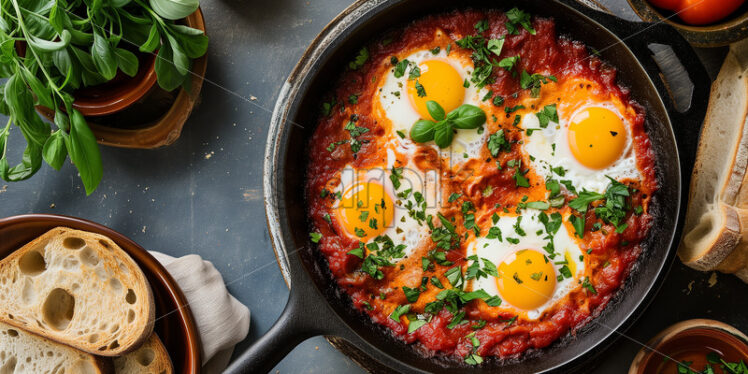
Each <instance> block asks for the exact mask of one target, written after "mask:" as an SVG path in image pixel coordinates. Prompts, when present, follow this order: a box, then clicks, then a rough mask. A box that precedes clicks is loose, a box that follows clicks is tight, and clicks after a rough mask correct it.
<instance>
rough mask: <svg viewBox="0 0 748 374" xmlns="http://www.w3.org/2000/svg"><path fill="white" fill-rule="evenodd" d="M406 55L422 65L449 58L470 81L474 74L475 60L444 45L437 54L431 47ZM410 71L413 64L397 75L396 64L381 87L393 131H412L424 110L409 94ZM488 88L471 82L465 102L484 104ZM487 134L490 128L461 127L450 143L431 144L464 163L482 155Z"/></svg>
mask: <svg viewBox="0 0 748 374" xmlns="http://www.w3.org/2000/svg"><path fill="white" fill-rule="evenodd" d="M405 58H406V59H407V60H408V61H410V62H411V63H414V64H416V65H420V64H421V63H423V62H425V61H428V60H441V61H444V62H447V63H449V64H450V65H451V66H452V67H453V68H454V69H455V71H457V72H458V73H459V75H460V77H461V78H462V79H463V81H464V80H467V81H468V82H469V81H470V75H471V73H472V70H473V66H472V63H464V62H463V61H460V60H459V59H457V58H453V57H450V56H448V55H447V52H446V51H445V50H444V49H442V50H441V51H440V52H439V53H437V54H433V53H432V52H431V51H429V50H422V51H418V52H415V53H413V54H411V55H409V56H407V57H405ZM409 71H410V68H409V69H408V70H406V72H405V74H404V75H403V76H402V77H399V78H397V77H395V75H394V68H393V69H390V70H389V71H388V73H387V76H386V77H385V79H384V83H383V84H382V86H381V89H380V91H379V95H378V99H379V102H380V104H381V106H382V108H383V110H384V112H385V114H386V117H387V119H389V120H390V121H391V123H392V130H391V132H392V133H396V132H398V131H400V132H402V133H404V134H406V135H407V134H409V133H410V128H411V127H412V126H413V124H414V123H415V122H416V121H418V120H419V119H421V116H420V114H418V112H417V111H416V109H415V108H414V107H413V103H412V102H411V100H410V97H409V96H408V90H407V84H408V72H409ZM487 92H488V90H487V89H486V88H480V89H479V88H477V87H475V85H474V84H472V83H470V86H469V87H467V88H466V89H465V99H464V101H463V104H472V105H476V106H480V104H481V98H482V97H483V96H484V95H485V94H486V93H487ZM487 136H488V135H487V132H486V131H483V132H482V133H480V134H479V133H478V131H476V130H459V129H458V130H457V131H456V134H455V136H454V140H453V141H452V145H451V146H450V147H448V148H445V149H439V147H437V146H436V144H434V143H433V142H430V143H428V144H429V145H430V146H432V147H434V148H435V149H437V150H438V151H439V154H440V156H441V157H442V159H444V160H445V161H446V162H447V164H448V165H449V166H453V165H459V164H462V163H463V162H464V161H466V160H468V159H471V158H477V157H479V155H480V150H481V148H482V147H483V145H484V144H485V142H486V138H487ZM395 140H397V141H398V142H401V143H411V144H412V143H413V142H412V141H411V140H410V138H409V137H407V136H406V138H405V139H400V138H399V137H397V139H395Z"/></svg>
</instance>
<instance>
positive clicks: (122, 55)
mask: <svg viewBox="0 0 748 374" xmlns="http://www.w3.org/2000/svg"><path fill="white" fill-rule="evenodd" d="M114 54H115V56H117V66H119V69H120V70H122V72H123V73H125V74H127V75H129V76H131V77H134V76H135V74H137V73H138V58H137V57H136V56H135V54H134V53H132V52H130V51H128V50H126V49H122V48H115V49H114Z"/></svg>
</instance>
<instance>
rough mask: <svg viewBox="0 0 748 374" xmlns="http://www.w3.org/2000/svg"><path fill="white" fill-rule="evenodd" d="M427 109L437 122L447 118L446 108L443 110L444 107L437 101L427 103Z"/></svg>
mask: <svg viewBox="0 0 748 374" xmlns="http://www.w3.org/2000/svg"><path fill="white" fill-rule="evenodd" d="M426 109H428V111H429V114H430V115H431V117H432V118H433V119H434V120H436V121H441V120H443V119H444V117H445V116H446V113H444V108H442V106H441V105H439V103H437V102H436V101H433V100H429V101H427V102H426Z"/></svg>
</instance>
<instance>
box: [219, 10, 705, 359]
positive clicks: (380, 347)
mask: <svg viewBox="0 0 748 374" xmlns="http://www.w3.org/2000/svg"><path fill="white" fill-rule="evenodd" d="M457 6H459V7H461V8H464V7H473V8H478V9H480V8H503V9H509V8H511V7H513V6H519V7H521V8H523V9H525V10H527V11H529V12H531V13H532V14H535V15H541V16H546V17H553V18H555V20H556V25H557V30H558V32H559V34H561V35H569V36H570V37H572V38H573V39H576V40H580V41H583V42H585V43H586V44H587V45H588V46H590V47H592V48H595V49H596V50H597V51H600V53H601V56H602V58H603V59H604V60H606V61H610V62H612V63H613V65H615V66H616V67H617V68H618V70H619V80H620V81H621V82H622V83H623V84H624V85H625V86H628V87H630V88H631V90H632V93H633V96H634V98H635V99H636V100H637V101H638V102H639V103H640V104H642V105H643V106H644V107H645V108H646V111H647V122H646V127H647V131H648V134H649V136H650V139H651V142H652V145H653V148H654V151H655V153H656V157H657V179H658V182H659V184H660V189H659V190H658V192H657V193H656V194H655V195H654V196H653V198H652V205H651V209H650V211H651V212H652V213H653V214H654V215H655V217H656V221H655V226H654V227H652V229H651V230H650V234H649V236H648V237H647V239H646V240H645V242H644V243H643V246H644V251H643V253H642V255H641V257H640V259H639V261H638V262H637V264H636V265H635V266H634V269H633V270H632V273H631V275H630V277H629V278H628V279H627V281H626V283H625V285H624V287H622V290H621V291H620V292H618V294H617V295H616V297H615V298H614V299H613V300H612V301H611V302H610V303H609V305H608V306H607V307H606V308H605V309H604V310H603V312H602V313H601V314H600V315H599V316H598V317H597V318H595V319H593V320H592V321H591V322H589V323H588V324H587V325H586V326H585V327H583V328H581V329H580V330H579V331H577V333H576V336H575V337H573V338H572V337H570V336H568V337H566V338H564V339H561V340H560V341H557V342H556V343H554V344H553V345H551V346H550V347H548V348H545V349H543V350H539V351H534V352H529V353H528V354H527V355H526V356H524V357H523V358H522V359H521V360H513V361H503V362H502V361H500V360H498V359H490V360H487V361H486V363H484V364H483V365H481V366H478V367H475V368H473V369H474V372H478V373H487V372H493V371H496V370H497V369H500V370H501V372H503V373H528V372H544V371H563V372H570V371H573V370H577V369H578V368H579V367H580V365H582V364H583V363H584V362H585V361H589V360H590V358H592V357H593V356H594V354H595V353H596V352H600V351H601V350H602V348H603V347H605V346H607V345H609V344H610V343H611V342H612V341H613V340H614V339H615V338H617V337H618V336H619V334H620V333H619V331H623V330H625V329H626V328H627V327H628V326H629V325H630V324H631V323H632V322H633V321H634V320H635V319H636V317H637V316H638V315H639V314H640V313H641V312H642V310H643V309H644V308H645V307H646V305H647V304H648V303H649V302H650V300H651V298H652V297H653V296H654V294H655V292H656V290H657V289H658V288H659V286H660V283H661V281H662V279H663V278H664V277H665V275H666V273H667V270H668V269H669V266H670V264H671V263H672V259H673V257H674V254H675V253H674V252H675V251H674V247H675V246H676V245H677V239H678V238H679V237H680V228H681V225H682V220H683V213H684V206H683V205H684V204H682V203H683V201H684V200H683V198H684V197H685V196H687V193H686V191H687V179H688V175H689V174H690V170H691V168H692V165H693V160H692V157H693V154H694V152H695V151H694V150H695V143H696V140H697V137H698V131H699V126H700V124H701V121H702V119H703V118H704V113H705V109H706V104H707V97H708V91H709V79H708V77H707V75H706V72H705V71H704V68H703V66H701V64H700V63H699V62H698V61H699V60H698V58H697V56H696V55H695V54H694V52H693V50H692V49H691V47H690V46H689V45H688V44H687V43H686V41H685V40H683V38H682V37H681V36H680V35H679V34H678V33H677V32H676V31H675V30H674V29H672V28H671V27H669V26H667V25H663V24H645V23H633V22H627V21H623V20H621V19H618V18H616V17H614V16H611V15H608V14H605V13H601V12H597V11H593V10H591V9H587V8H585V7H584V6H582V5H579V4H577V3H574V2H573V0H561V1H560V2H553V1H547V0H532V1H528V0H525V1H502V2H498V1H495V0H494V1H478V0H475V1H461V2H460V4H459V5H455V2H453V1H449V0H432V1H428V2H424V1H417V0H412V1H410V0H376V1H368V2H366V1H358V2H357V3H355V4H353V5H352V6H351V7H349V8H348V9H346V10H345V11H344V12H343V13H342V14H341V15H340V16H338V18H336V19H335V20H334V21H333V22H332V23H331V24H330V25H329V26H328V27H327V28H326V29H325V30H324V31H323V32H322V33H321V34H320V35H319V37H317V39H315V41H314V42H313V43H312V45H311V46H310V47H309V49H308V50H307V51H306V53H305V54H304V56H303V57H302V59H301V61H300V62H299V64H298V65H297V66H296V68H295V69H294V71H293V72H292V73H291V76H290V77H289V78H288V81H287V82H286V84H285V85H284V86H283V88H282V90H281V93H280V97H279V99H278V102H277V104H276V108H275V112H274V113H273V118H272V123H271V128H270V131H269V135H268V143H267V148H266V154H265V157H266V160H265V173H264V177H265V179H264V188H265V206H266V212H267V218H268V224H269V228H270V234H271V235H270V236H271V238H272V240H273V244H274V246H275V251H276V254H277V256H278V257H279V262H280V263H281V264H282V265H281V270H282V271H284V276H286V279H290V281H291V295H290V297H289V301H288V304H287V305H286V308H285V310H284V311H283V313H282V315H281V316H280V318H279V320H278V321H277V322H276V323H275V325H274V326H273V327H272V328H271V329H270V331H268V333H267V334H266V335H265V336H263V337H262V338H260V339H259V340H258V341H257V342H256V343H255V344H254V345H253V346H251V347H250V348H249V349H248V350H247V351H246V352H244V353H243V354H242V355H241V356H240V357H239V358H238V359H237V360H236V361H235V362H234V363H233V364H232V365H231V366H230V367H229V369H228V370H227V372H228V373H240V372H242V373H260V372H267V371H269V370H270V369H272V368H273V367H274V366H275V365H276V364H277V363H278V361H280V360H281V359H282V358H283V357H284V356H285V355H286V354H287V353H288V352H290V351H291V350H292V349H293V348H294V347H295V346H296V345H297V344H298V343H300V342H301V341H303V340H305V339H307V338H309V337H311V336H316V335H332V336H338V337H341V338H343V339H345V340H347V341H349V342H350V343H351V344H353V345H354V346H356V347H357V348H358V349H360V350H361V351H363V352H366V353H367V354H369V355H370V356H372V358H373V359H375V360H376V361H378V362H380V363H382V364H383V365H385V366H387V367H389V368H391V369H393V370H395V371H400V372H444V373H449V372H457V371H460V370H464V369H465V366H464V364H462V363H460V362H457V361H450V360H446V359H443V358H440V357H432V358H424V356H423V355H422V354H419V353H418V352H417V351H416V349H415V348H413V346H408V345H406V344H404V343H402V342H400V341H399V340H396V339H395V338H393V337H392V336H391V335H390V334H388V332H387V331H386V330H385V329H384V328H382V327H380V326H378V325H375V324H373V323H372V322H371V321H370V320H369V319H368V317H366V316H364V315H362V314H361V313H359V312H357V311H356V310H354V309H353V308H352V307H351V304H350V299H349V298H348V297H347V296H346V295H345V294H344V293H343V292H342V291H341V290H339V288H338V287H337V286H336V284H335V281H334V280H333V279H332V277H331V276H330V274H329V270H328V268H327V265H326V263H325V261H324V259H322V258H321V256H320V255H319V254H318V253H316V250H314V248H313V246H312V244H311V243H310V242H309V239H308V227H309V224H308V221H307V219H306V203H305V199H304V196H303V195H304V192H303V191H304V182H305V174H306V172H305V169H306V165H307V162H308V157H307V155H306V152H304V150H305V149H306V148H307V145H306V142H307V141H308V139H309V138H310V136H311V134H312V133H313V131H314V125H315V123H316V121H317V118H316V117H317V115H318V113H319V105H320V98H321V97H322V96H323V94H324V93H325V92H326V91H327V90H329V89H330V87H331V83H332V82H335V81H336V80H337V79H336V78H337V73H338V72H340V71H341V70H342V69H343V68H344V66H345V64H346V62H347V61H348V60H350V58H351V57H352V56H353V55H354V53H355V51H357V50H358V49H359V48H360V46H361V45H364V44H365V43H367V42H369V41H370V40H371V39H374V38H376V37H379V36H381V35H382V33H383V32H385V31H387V30H389V29H392V28H393V27H398V26H403V25H405V24H406V23H407V22H409V21H412V20H415V19H418V18H420V17H422V16H424V15H427V14H431V13H435V12H442V11H448V10H452V9H454V8H455V7H457ZM650 43H660V44H664V45H669V46H671V47H672V48H673V50H674V51H675V53H676V54H677V56H678V57H679V58H680V61H681V63H682V64H683V65H684V67H685V69H686V71H687V73H688V75H689V76H690V79H691V80H692V81H693V83H694V86H695V90H694V92H693V97H692V100H691V103H690V106H689V107H688V109H687V110H686V111H685V112H683V113H679V112H677V111H676V110H675V109H674V105H673V103H672V102H671V100H670V99H669V97H668V94H667V90H666V89H665V85H664V84H663V82H662V81H661V80H660V78H659V77H658V75H659V71H658V69H657V65H656V64H655V62H654V61H653V59H652V58H651V53H650V50H649V49H648V44H650ZM663 99H664V101H663ZM683 171H686V172H683ZM285 263H287V264H288V265H287V266H285V267H284V266H283V264H285ZM593 351H594V352H593Z"/></svg>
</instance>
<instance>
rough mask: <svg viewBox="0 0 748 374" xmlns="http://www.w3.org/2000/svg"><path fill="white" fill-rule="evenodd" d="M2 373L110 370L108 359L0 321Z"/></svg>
mask: <svg viewBox="0 0 748 374" xmlns="http://www.w3.org/2000/svg"><path fill="white" fill-rule="evenodd" d="M0 372H2V373H38V374H56V373H62V372H64V373H76V374H106V373H113V372H114V366H113V365H112V361H111V360H110V359H108V358H104V357H98V356H94V355H91V354H88V353H85V352H81V351H79V350H77V349H74V348H70V347H68V346H66V345H63V344H59V343H55V342H53V341H51V340H49V339H45V338H43V337H41V336H37V335H34V334H32V333H30V332H26V331H24V330H23V329H19V328H16V327H15V326H12V325H8V324H4V323H1V322H0Z"/></svg>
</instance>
